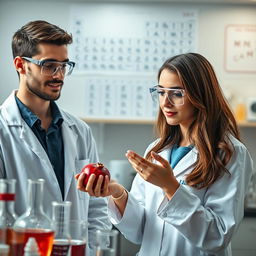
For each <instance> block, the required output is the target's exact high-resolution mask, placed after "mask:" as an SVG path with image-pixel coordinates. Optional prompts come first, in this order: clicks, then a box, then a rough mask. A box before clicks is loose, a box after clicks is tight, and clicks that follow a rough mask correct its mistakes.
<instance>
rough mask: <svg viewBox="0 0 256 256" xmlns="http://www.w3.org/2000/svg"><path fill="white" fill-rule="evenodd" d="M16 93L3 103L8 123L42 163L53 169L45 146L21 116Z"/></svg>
mask: <svg viewBox="0 0 256 256" xmlns="http://www.w3.org/2000/svg"><path fill="white" fill-rule="evenodd" d="M16 92H17V91H13V92H12V94H11V95H10V96H9V97H8V98H7V99H6V100H5V102H4V103H3V111H4V113H3V114H4V116H5V119H6V122H7V124H8V125H9V126H13V127H16V128H17V132H20V134H19V136H20V139H21V140H22V142H23V143H25V144H27V146H28V148H30V149H31V150H32V152H34V153H35V155H36V156H37V157H38V158H39V159H41V161H44V165H46V166H49V167H50V168H52V165H51V162H50V160H49V158H48V156H47V154H46V152H45V150H44V148H43V146H42V145H41V143H40V142H39V141H38V139H37V137H36V135H35V134H34V133H33V131H32V130H31V128H30V127H29V126H28V125H27V124H26V122H25V121H24V120H23V119H22V117H21V115H20V111H19V109H18V106H17V104H16V101H15V93H16Z"/></svg>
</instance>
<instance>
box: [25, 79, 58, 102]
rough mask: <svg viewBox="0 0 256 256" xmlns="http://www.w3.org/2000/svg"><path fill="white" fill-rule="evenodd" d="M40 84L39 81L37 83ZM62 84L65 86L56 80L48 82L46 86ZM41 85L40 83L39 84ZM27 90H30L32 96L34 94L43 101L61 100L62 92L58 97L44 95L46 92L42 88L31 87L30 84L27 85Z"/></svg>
mask: <svg viewBox="0 0 256 256" xmlns="http://www.w3.org/2000/svg"><path fill="white" fill-rule="evenodd" d="M37 82H38V81H37ZM54 82H55V83H57V82H58V83H62V84H63V82H62V81H59V80H58V81H57V80H54V81H47V82H45V84H44V85H45V86H47V84H48V83H54ZM38 83H39V82H38ZM34 84H36V83H34ZM27 88H28V90H29V91H30V92H31V93H32V94H34V95H36V96H37V97H39V98H40V99H43V100H46V101H48V100H49V101H55V100H58V99H59V98H60V94H61V93H60V92H59V94H58V95H57V96H52V95H49V94H48V93H44V92H42V91H41V90H40V88H36V87H33V86H31V85H30V84H29V83H27Z"/></svg>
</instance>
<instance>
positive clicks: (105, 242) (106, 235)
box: [96, 229, 119, 256]
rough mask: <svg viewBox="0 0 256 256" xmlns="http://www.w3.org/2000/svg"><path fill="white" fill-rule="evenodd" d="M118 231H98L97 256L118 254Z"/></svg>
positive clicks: (114, 255)
mask: <svg viewBox="0 0 256 256" xmlns="http://www.w3.org/2000/svg"><path fill="white" fill-rule="evenodd" d="M118 234H119V233H118V231H117V230H115V229H112V230H97V231H96V246H97V247H96V256H116V255H117V239H118Z"/></svg>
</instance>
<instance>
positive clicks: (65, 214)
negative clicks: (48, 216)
mask: <svg viewBox="0 0 256 256" xmlns="http://www.w3.org/2000/svg"><path fill="white" fill-rule="evenodd" d="M70 207H71V202H70V201H65V202H52V220H53V223H54V230H55V235H54V241H53V247H52V253H51V256H67V255H69V254H70V244H71V235H70V229H69V223H70Z"/></svg>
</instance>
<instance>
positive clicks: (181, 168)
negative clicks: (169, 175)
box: [173, 148, 198, 177]
mask: <svg viewBox="0 0 256 256" xmlns="http://www.w3.org/2000/svg"><path fill="white" fill-rule="evenodd" d="M197 156H198V151H197V149H195V148H193V149H191V151H190V152H188V153H187V154H186V155H185V156H184V157H182V158H181V160H180V161H179V162H178V163H177V165H176V166H175V168H174V169H173V174H174V176H176V177H177V176H178V175H179V174H181V173H182V172H185V171H187V170H188V169H189V168H191V166H192V165H193V164H194V163H195V162H196V160H197Z"/></svg>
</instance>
